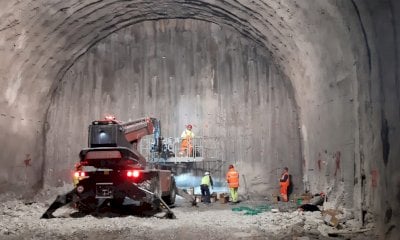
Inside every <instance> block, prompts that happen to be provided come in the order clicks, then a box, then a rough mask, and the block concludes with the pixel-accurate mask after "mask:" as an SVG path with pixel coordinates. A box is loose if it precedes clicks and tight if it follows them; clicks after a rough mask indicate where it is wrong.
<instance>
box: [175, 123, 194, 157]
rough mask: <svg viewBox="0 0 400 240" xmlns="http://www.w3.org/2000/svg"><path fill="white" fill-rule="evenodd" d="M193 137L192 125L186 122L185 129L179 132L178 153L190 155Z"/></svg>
mask: <svg viewBox="0 0 400 240" xmlns="http://www.w3.org/2000/svg"><path fill="white" fill-rule="evenodd" d="M193 138H194V133H193V132H192V125H191V124H188V125H187V126H186V129H185V130H184V131H183V132H182V134H181V139H182V142H181V149H180V152H179V153H180V155H185V153H186V156H192V154H193Z"/></svg>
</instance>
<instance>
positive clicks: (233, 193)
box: [229, 187, 238, 202]
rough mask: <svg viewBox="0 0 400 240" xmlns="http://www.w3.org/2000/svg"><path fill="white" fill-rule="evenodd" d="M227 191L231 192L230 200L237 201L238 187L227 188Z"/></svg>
mask: <svg viewBox="0 0 400 240" xmlns="http://www.w3.org/2000/svg"><path fill="white" fill-rule="evenodd" d="M229 192H230V193H231V199H232V202H237V201H238V188H237V187H236V188H229Z"/></svg>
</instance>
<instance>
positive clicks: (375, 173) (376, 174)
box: [371, 170, 379, 188]
mask: <svg viewBox="0 0 400 240" xmlns="http://www.w3.org/2000/svg"><path fill="white" fill-rule="evenodd" d="M378 179H379V172H378V170H372V171H371V186H372V187H373V188H376V187H377V186H378Z"/></svg>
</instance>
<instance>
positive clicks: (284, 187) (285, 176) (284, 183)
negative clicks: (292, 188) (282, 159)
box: [279, 167, 290, 202]
mask: <svg viewBox="0 0 400 240" xmlns="http://www.w3.org/2000/svg"><path fill="white" fill-rule="evenodd" d="M289 182H290V180H289V168H287V167H284V168H283V172H282V175H281V178H280V179H279V185H280V186H281V191H280V192H281V196H282V200H283V201H284V202H287V201H289V199H288V188H289Z"/></svg>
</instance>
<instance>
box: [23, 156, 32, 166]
mask: <svg viewBox="0 0 400 240" xmlns="http://www.w3.org/2000/svg"><path fill="white" fill-rule="evenodd" d="M25 156H26V158H25V160H24V164H25V167H29V166H32V165H31V161H32V159H31V158H30V156H31V155H30V154H25Z"/></svg>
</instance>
